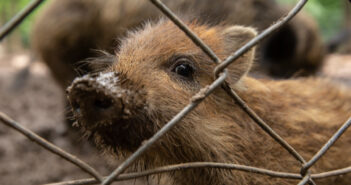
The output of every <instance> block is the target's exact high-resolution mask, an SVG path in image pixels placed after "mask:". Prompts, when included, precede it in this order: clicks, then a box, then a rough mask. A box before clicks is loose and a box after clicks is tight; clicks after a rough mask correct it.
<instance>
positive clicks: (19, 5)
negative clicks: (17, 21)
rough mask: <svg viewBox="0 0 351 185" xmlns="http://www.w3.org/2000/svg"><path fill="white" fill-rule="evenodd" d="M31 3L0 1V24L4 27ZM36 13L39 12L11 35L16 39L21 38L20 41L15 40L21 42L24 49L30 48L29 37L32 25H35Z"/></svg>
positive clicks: (25, 0)
mask: <svg viewBox="0 0 351 185" xmlns="http://www.w3.org/2000/svg"><path fill="white" fill-rule="evenodd" d="M29 2H30V0H1V1H0V24H1V25H4V24H5V23H6V22H7V21H9V20H10V19H11V18H12V17H13V16H14V15H16V14H17V13H18V12H19V11H20V10H21V9H23V8H24V7H25V6H26V5H27V4H28V3H29ZM36 12H37V10H36V11H35V12H33V14H31V15H30V16H29V17H27V18H26V19H25V20H24V21H23V22H22V24H21V25H20V26H19V27H18V28H16V30H15V31H14V32H13V33H11V35H15V36H16V37H19V40H18V39H14V40H15V41H20V43H21V44H22V46H23V47H28V46H29V35H30V30H31V25H32V23H33V19H34V17H35V14H36ZM12 37H14V36H12ZM11 41H12V40H11Z"/></svg>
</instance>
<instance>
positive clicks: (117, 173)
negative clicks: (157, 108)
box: [0, 0, 351, 185]
mask: <svg viewBox="0 0 351 185" xmlns="http://www.w3.org/2000/svg"><path fill="white" fill-rule="evenodd" d="M43 1H44V0H35V1H32V2H31V3H30V4H29V5H28V6H27V7H26V8H25V9H23V10H22V11H21V12H20V13H19V14H18V15H16V16H15V17H14V18H13V19H11V20H10V21H9V22H8V23H7V24H6V25H5V26H4V27H3V28H1V29H0V41H1V40H2V39H3V38H5V37H6V36H7V35H8V34H9V33H10V32H11V31H12V30H13V29H15V28H16V26H18V25H19V24H20V23H21V22H22V21H23V20H24V19H25V17H27V16H28V15H29V14H30V13H31V12H33V10H34V9H36V8H37V7H38V6H39V5H40V4H41V3H42V2H43ZM307 1H308V0H300V1H299V2H298V3H297V4H296V6H295V7H294V8H293V9H292V10H291V11H290V12H289V13H288V14H287V16H285V17H283V18H282V19H281V20H280V21H278V22H277V23H275V24H273V25H272V26H270V27H269V28H267V29H266V30H264V31H263V32H262V33H261V34H259V35H258V36H257V37H255V38H254V39H252V40H250V41H249V42H248V43H247V44H245V45H244V46H243V47H241V48H240V49H239V50H237V51H236V52H234V53H233V55H231V56H229V57H228V58H227V59H226V60H225V61H223V62H222V61H221V60H220V59H219V58H218V57H217V56H216V54H215V53H214V52H213V51H212V50H211V48H210V47H208V46H207V45H206V44H205V43H204V42H203V41H202V40H201V39H200V38H199V37H198V36H196V34H195V33H194V32H192V31H191V30H190V29H189V28H188V27H187V25H186V24H184V23H183V22H182V21H181V20H180V19H179V18H178V17H177V16H176V15H175V14H174V13H173V12H172V11H171V10H170V9H169V8H168V7H167V6H165V5H164V4H163V3H162V2H161V1H160V0H150V2H151V3H152V4H154V5H155V6H156V7H157V8H158V9H159V10H161V11H162V12H163V13H164V14H165V15H166V16H167V17H168V18H169V19H170V20H172V21H173V22H174V23H175V24H176V25H177V26H178V27H179V28H180V29H181V30H182V31H183V32H184V33H185V34H186V35H187V36H188V37H189V38H190V39H191V40H192V41H193V42H194V43H195V44H196V45H197V46H198V47H199V48H201V50H202V51H203V52H204V53H206V54H207V55H208V56H209V57H210V58H211V59H212V60H213V62H214V63H216V64H218V65H217V66H216V68H215V70H214V74H215V75H214V76H215V78H216V79H215V80H214V82H213V83H212V84H210V85H208V86H206V87H204V88H202V89H201V90H200V91H199V92H198V93H197V94H196V95H195V96H193V97H192V98H191V100H190V103H189V104H188V105H187V106H186V107H185V108H184V109H182V110H181V111H180V112H179V113H178V114H177V115H176V116H174V117H173V118H172V119H171V120H170V121H169V122H168V123H167V124H165V126H164V127H163V128H161V129H160V130H159V131H158V132H157V133H156V134H155V135H154V136H152V137H151V138H150V139H149V140H147V141H145V142H144V143H143V144H142V146H140V147H139V148H138V149H137V150H136V151H135V152H134V153H133V154H132V155H131V156H130V157H128V158H127V159H126V160H125V161H124V162H123V163H122V164H120V165H119V166H118V168H116V169H115V170H114V171H113V172H112V173H111V174H110V175H109V176H107V177H102V176H101V175H100V174H99V173H98V172H97V171H96V170H95V169H94V168H92V167H91V166H89V165H88V164H86V163H84V162H83V161H81V160H79V159H78V158H77V157H75V156H73V155H72V154H69V153H67V152H65V151H63V150H62V149H60V148H58V147H57V146H55V145H53V144H51V143H49V142H48V141H46V140H44V139H43V138H41V137H40V136H38V135H36V134H35V133H33V132H32V131H30V130H28V129H26V128H24V127H23V126H21V125H20V124H18V123H16V122H15V121H13V120H12V119H11V118H9V117H8V116H7V115H5V114H4V113H2V112H0V122H2V123H4V124H5V125H7V126H9V127H11V128H13V129H15V130H17V131H18V132H20V133H22V134H23V135H25V136H26V137H28V138H29V139H30V140H32V141H34V142H36V143H37V144H39V145H40V146H42V147H43V148H45V149H47V150H49V151H50V152H52V153H54V154H56V155H59V156H60V157H62V158H64V159H65V160H67V161H69V162H71V163H73V164H74V165H76V166H77V167H79V168H81V169H82V170H83V171H85V172H87V173H88V174H90V175H91V176H92V177H94V178H95V179H92V178H90V179H80V180H74V181H67V182H60V183H55V185H73V184H75V185H78V184H97V183H101V184H102V185H108V184H111V183H112V182H113V181H120V180H128V179H135V178H139V177H144V176H149V175H152V174H159V173H166V172H171V171H177V170H178V171H179V170H186V169H193V168H221V169H230V170H239V171H243V172H249V173H256V174H261V175H267V176H271V177H275V178H285V179H301V181H300V182H299V185H304V184H306V183H308V182H309V183H310V184H315V183H314V182H313V180H312V179H320V178H327V177H331V176H337V175H342V174H346V173H350V172H351V166H350V167H346V168H343V169H338V170H333V171H329V172H323V173H319V174H311V173H310V172H309V171H308V170H309V168H310V167H311V166H313V165H314V164H315V163H316V162H317V161H318V160H319V159H320V157H321V156H323V155H324V154H325V153H326V152H327V150H328V149H329V148H330V147H331V146H332V145H333V144H334V143H335V142H336V140H337V139H338V138H340V137H341V135H342V134H343V133H344V132H345V131H346V129H347V128H348V127H350V125H351V118H349V119H348V120H347V121H346V122H345V123H344V124H343V126H342V127H341V128H340V129H339V130H338V131H337V132H336V133H335V134H334V135H333V137H332V138H330V140H329V141H328V142H327V143H326V144H325V145H324V146H323V147H322V148H321V149H320V150H319V151H318V152H317V153H316V154H315V155H314V156H313V157H312V159H311V160H310V161H308V162H306V161H305V160H304V158H303V157H302V156H301V155H300V154H299V153H298V152H297V151H296V150H295V149H294V148H293V147H291V146H290V145H289V144H288V143H287V142H286V141H285V140H284V139H283V138H282V137H280V136H279V135H278V134H277V133H276V132H275V131H274V130H272V129H271V128H270V127H269V125H268V124H267V123H265V122H264V121H263V120H262V119H261V118H260V117H259V116H258V115H257V114H256V113H255V112H254V111H253V110H252V109H251V108H250V107H249V106H248V105H247V104H246V103H245V102H244V101H243V100H242V99H241V98H240V97H239V96H238V95H237V94H236V92H235V91H234V90H233V89H232V88H231V87H230V85H229V84H228V83H227V82H226V81H225V79H226V77H227V76H228V74H227V70H226V68H227V67H228V66H229V65H230V64H231V63H233V62H234V61H235V60H236V59H238V58H239V57H240V56H242V55H243V54H244V53H245V52H248V51H249V50H250V49H251V48H252V47H254V46H255V45H257V44H258V43H259V42H260V41H261V40H263V39H264V38H266V37H267V36H268V35H269V34H271V33H273V32H274V31H275V30H277V29H279V28H280V27H281V26H282V25H284V24H286V23H287V22H288V21H289V20H291V19H292V18H293V17H294V16H295V15H296V14H297V13H298V12H299V11H300V10H301V9H302V8H303V6H304V5H305V4H306V3H307ZM220 86H221V87H222V88H223V89H224V90H225V91H226V92H227V94H228V95H229V96H230V97H231V98H232V99H233V100H234V101H235V102H236V103H237V104H238V105H239V106H240V107H241V108H242V109H243V111H244V112H246V113H247V114H248V116H249V117H250V118H251V119H253V120H254V121H255V122H256V123H257V124H258V125H259V126H260V127H261V128H262V129H263V130H264V131H265V132H266V133H268V134H269V135H270V136H271V137H272V138H273V139H274V140H275V141H276V142H278V143H279V144H280V145H281V146H282V147H284V148H285V149H286V150H287V151H288V152H289V153H290V154H291V155H293V156H294V157H295V158H296V159H297V160H298V161H300V162H301V163H302V167H301V172H300V174H296V173H287V172H276V171H271V170H267V169H262V168H256V167H251V166H245V165H239V164H227V163H215V162H193V163H184V164H177V165H169V166H163V167H159V168H156V169H151V170H146V171H142V172H134V173H127V174H122V173H123V172H124V171H125V170H126V169H127V168H128V167H129V166H130V165H131V164H133V162H134V161H135V160H136V159H137V158H138V157H139V156H140V155H142V154H143V153H144V152H145V151H146V150H147V149H148V148H149V147H150V146H151V145H152V144H154V143H155V142H156V141H157V140H158V139H159V138H161V137H162V136H163V135H164V134H165V133H167V131H169V130H170V129H172V128H173V127H174V126H175V125H176V124H177V123H179V122H180V121H181V120H182V119H183V118H184V117H185V116H186V115H187V114H189V113H190V112H191V111H192V110H193V109H195V108H196V107H197V105H199V104H200V103H201V102H202V101H203V100H204V99H205V98H206V97H207V96H208V95H210V94H211V93H212V92H213V91H214V90H215V89H216V88H218V87H220ZM51 185H53V184H51Z"/></svg>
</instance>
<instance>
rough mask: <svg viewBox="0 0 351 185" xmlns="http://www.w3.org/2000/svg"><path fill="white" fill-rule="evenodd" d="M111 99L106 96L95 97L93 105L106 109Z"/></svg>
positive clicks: (110, 104) (110, 105)
mask: <svg viewBox="0 0 351 185" xmlns="http://www.w3.org/2000/svg"><path fill="white" fill-rule="evenodd" d="M112 105H113V101H112V100H111V99H108V98H103V99H96V100H95V101H94V106H95V107H97V108H100V109H108V108H110V107H112Z"/></svg>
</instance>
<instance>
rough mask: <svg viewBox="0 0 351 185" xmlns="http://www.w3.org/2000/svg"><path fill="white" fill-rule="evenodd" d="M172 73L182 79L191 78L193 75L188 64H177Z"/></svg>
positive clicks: (192, 70) (191, 68)
mask: <svg viewBox="0 0 351 185" xmlns="http://www.w3.org/2000/svg"><path fill="white" fill-rule="evenodd" d="M173 72H175V73H177V74H178V75H181V76H183V77H187V78H191V77H192V75H193V73H194V68H193V67H191V66H190V65H189V64H178V65H176V66H175V67H174V69H173Z"/></svg>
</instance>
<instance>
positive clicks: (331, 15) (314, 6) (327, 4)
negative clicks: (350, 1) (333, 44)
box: [278, 0, 346, 39]
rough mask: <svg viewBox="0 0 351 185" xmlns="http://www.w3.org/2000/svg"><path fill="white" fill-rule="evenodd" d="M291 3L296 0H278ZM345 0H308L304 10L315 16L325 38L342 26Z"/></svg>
mask: <svg viewBox="0 0 351 185" xmlns="http://www.w3.org/2000/svg"><path fill="white" fill-rule="evenodd" d="M278 1H279V2H281V3H283V4H288V5H293V4H295V3H296V2H298V1H297V0H278ZM345 1H346V0H309V1H308V2H307V5H306V7H305V10H306V11H307V12H308V13H309V14H310V15H312V16H313V17H315V18H316V19H317V21H318V23H319V26H320V29H321V30H322V34H323V36H324V38H325V39H329V38H331V37H332V36H333V35H335V34H337V33H338V31H339V30H340V29H341V28H342V24H343V21H344V20H343V19H344V5H345Z"/></svg>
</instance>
